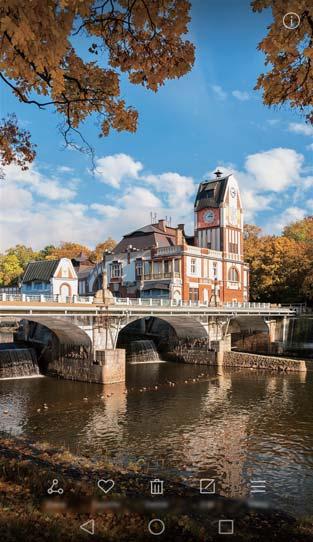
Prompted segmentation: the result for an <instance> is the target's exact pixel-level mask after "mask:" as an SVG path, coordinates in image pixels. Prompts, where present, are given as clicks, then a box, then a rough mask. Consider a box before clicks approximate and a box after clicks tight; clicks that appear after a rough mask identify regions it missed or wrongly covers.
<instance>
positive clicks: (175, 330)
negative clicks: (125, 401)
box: [0, 299, 296, 353]
mask: <svg viewBox="0 0 313 542" xmlns="http://www.w3.org/2000/svg"><path fill="white" fill-rule="evenodd" d="M143 301H145V303H143ZM295 313H296V310H295V309H293V308H292V307H280V306H271V305H269V304H265V303H243V304H226V305H224V306H220V307H215V306H208V305H200V304H191V303H190V304H184V305H179V306H178V305H174V304H169V303H168V304H163V303H160V301H159V302H157V301H156V300H140V299H134V300H129V299H128V300H119V299H117V300H115V303H114V304H112V305H108V306H105V305H104V304H91V303H89V302H80V301H79V300H77V302H75V303H55V302H40V301H37V300H36V301H31V300H29V301H24V300H21V301H19V300H11V301H10V300H5V301H2V302H1V301H0V321H2V322H4V321H7V320H15V321H20V320H24V321H31V320H32V319H33V318H35V319H36V321H37V322H38V321H40V318H42V319H43V320H45V324H44V325H45V326H48V323H47V322H48V319H49V318H51V319H55V318H58V320H60V321H63V322H70V323H71V324H73V325H74V326H77V327H78V328H80V329H81V330H82V331H84V332H85V334H86V335H87V336H88V337H89V339H90V341H91V345H92V349H93V351H94V352H96V351H98V350H104V349H112V348H113V349H114V348H115V347H116V346H117V345H118V344H119V342H120V343H121V340H122V337H123V336H124V337H125V336H131V334H134V335H136V336H138V335H139V336H141V337H145V336H149V337H151V336H152V335H151V334H153V335H154V336H158V335H162V336H164V337H167V336H169V335H170V333H172V334H174V335H175V336H176V337H178V338H179V337H181V336H182V335H184V337H185V338H186V337H188V338H199V337H200V336H201V337H206V338H207V341H208V344H209V346H210V347H213V348H215V347H216V345H217V343H222V342H223V343H224V344H225V345H227V346H226V348H227V349H230V347H231V343H232V346H233V347H237V348H241V349H248V350H249V349H250V350H251V349H252V351H253V350H254V349H255V350H256V351H258V350H260V345H261V346H262V348H261V350H262V351H267V352H280V353H281V352H283V350H284V345H285V343H286V339H287V330H288V322H289V317H291V316H293V315H295ZM48 327H49V326H48Z"/></svg>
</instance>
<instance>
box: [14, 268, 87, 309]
mask: <svg viewBox="0 0 313 542" xmlns="http://www.w3.org/2000/svg"><path fill="white" fill-rule="evenodd" d="M21 292H22V294H25V295H45V296H60V297H61V298H63V299H64V300H65V299H66V298H72V297H73V296H75V295H77V292H78V278H77V274H76V272H75V269H74V267H73V264H72V262H71V260H69V259H68V258H60V259H59V260H39V261H34V262H29V264H28V265H27V267H26V270H25V273H24V276H23V279H22V285H21Z"/></svg>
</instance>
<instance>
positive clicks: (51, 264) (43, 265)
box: [23, 260, 60, 283]
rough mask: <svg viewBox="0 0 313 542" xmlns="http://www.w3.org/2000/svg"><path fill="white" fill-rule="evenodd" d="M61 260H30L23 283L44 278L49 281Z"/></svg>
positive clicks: (43, 279)
mask: <svg viewBox="0 0 313 542" xmlns="http://www.w3.org/2000/svg"><path fill="white" fill-rule="evenodd" d="M59 261H60V260H40V261H38V262H29V264H28V265H27V267H26V270H25V273H24V277H23V283H25V282H30V281H32V280H42V281H44V282H48V281H49V280H50V279H51V277H53V275H54V273H55V271H56V268H57V267H58V264H59Z"/></svg>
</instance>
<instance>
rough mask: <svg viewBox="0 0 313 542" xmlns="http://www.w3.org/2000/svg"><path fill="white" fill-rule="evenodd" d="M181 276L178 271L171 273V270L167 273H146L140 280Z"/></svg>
mask: <svg viewBox="0 0 313 542" xmlns="http://www.w3.org/2000/svg"><path fill="white" fill-rule="evenodd" d="M173 277H174V278H181V275H180V273H178V272H176V271H175V273H174V274H173V273H171V272H169V273H147V274H145V275H144V277H143V279H142V280H156V279H158V280H163V279H171V278H173Z"/></svg>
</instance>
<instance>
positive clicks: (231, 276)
mask: <svg viewBox="0 0 313 542" xmlns="http://www.w3.org/2000/svg"><path fill="white" fill-rule="evenodd" d="M228 280H230V281H231V282H239V273H238V271H237V269H236V268H235V267H231V268H230V270H229V271H228Z"/></svg>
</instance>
